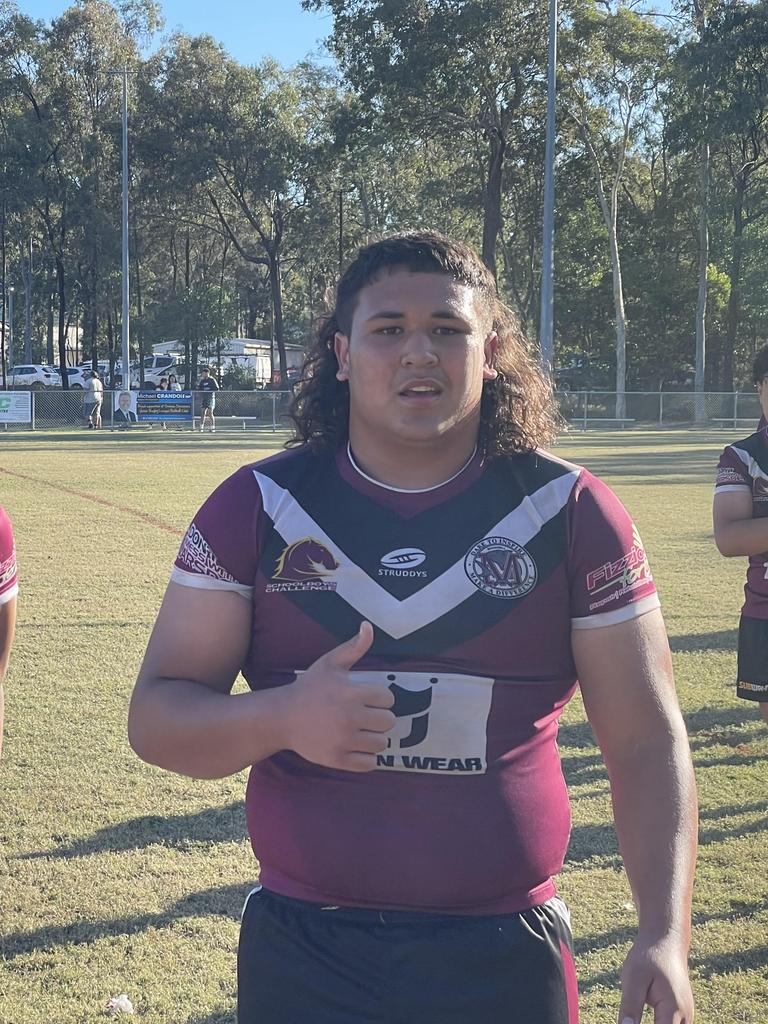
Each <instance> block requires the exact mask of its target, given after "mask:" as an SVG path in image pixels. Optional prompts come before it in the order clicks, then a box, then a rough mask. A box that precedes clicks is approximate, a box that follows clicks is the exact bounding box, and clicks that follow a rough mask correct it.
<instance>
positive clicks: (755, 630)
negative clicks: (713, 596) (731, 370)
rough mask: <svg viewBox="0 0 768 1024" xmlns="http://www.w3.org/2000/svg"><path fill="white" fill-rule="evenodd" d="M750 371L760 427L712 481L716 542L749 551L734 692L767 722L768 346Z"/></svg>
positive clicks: (734, 551) (733, 448)
mask: <svg viewBox="0 0 768 1024" xmlns="http://www.w3.org/2000/svg"><path fill="white" fill-rule="evenodd" d="M752 376H753V379H754V382H755V387H756V388H757V393H758V395H759V396H760V406H761V408H762V410H763V417H762V419H761V423H762V424H763V426H762V427H760V426H759V427H758V429H757V431H756V432H755V433H754V434H751V435H750V436H749V437H747V438H745V439H744V440H743V441H736V442H735V443H734V444H729V445H728V446H727V447H726V448H725V450H724V451H723V454H722V455H721V456H720V462H719V463H718V467H717V478H716V481H715V500H714V504H713V513H712V516H713V520H714V526H715V543H716V544H717V548H718V550H719V551H720V553H721V554H722V555H726V556H727V557H732V556H734V555H748V556H749V565H748V567H747V582H746V585H745V587H744V604H743V606H742V609H741V619H740V621H739V645H738V670H737V683H736V693H737V694H738V696H739V697H743V698H744V699H745V700H753V701H759V703H760V712H761V714H762V716H763V718H764V719H765V720H766V722H768V430H767V429H766V428H765V425H764V424H765V418H766V416H768V346H766V347H765V348H762V349H760V351H759V352H758V353H757V355H756V357H755V361H754V363H753V365H752Z"/></svg>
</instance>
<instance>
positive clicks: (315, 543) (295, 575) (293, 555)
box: [272, 537, 339, 582]
mask: <svg viewBox="0 0 768 1024" xmlns="http://www.w3.org/2000/svg"><path fill="white" fill-rule="evenodd" d="M338 568H339V563H338V562H337V561H336V559H335V558H334V557H333V555H332V554H331V552H330V551H329V550H328V548H327V547H326V546H325V545H324V544H321V543H320V541H319V540H315V539H314V537H304V538H303V539H302V540H297V541H294V543H293V544H289V545H288V546H287V547H286V548H284V549H283V551H282V553H281V555H280V557H279V558H278V560H277V564H276V566H275V571H274V573H273V575H272V579H273V580H290V581H292V582H301V581H302V580H311V579H315V580H317V579H322V578H323V577H325V576H330V575H331V574H332V573H333V572H334V571H335V570H336V569H338Z"/></svg>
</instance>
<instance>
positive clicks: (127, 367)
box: [122, 67, 131, 391]
mask: <svg viewBox="0 0 768 1024" xmlns="http://www.w3.org/2000/svg"><path fill="white" fill-rule="evenodd" d="M128 299H129V289H128V68H126V67H123V324H122V326H123V331H122V341H123V388H124V389H125V390H127V391H130V389H131V356H130V345H129V341H130V334H129V321H128V316H129V314H128Z"/></svg>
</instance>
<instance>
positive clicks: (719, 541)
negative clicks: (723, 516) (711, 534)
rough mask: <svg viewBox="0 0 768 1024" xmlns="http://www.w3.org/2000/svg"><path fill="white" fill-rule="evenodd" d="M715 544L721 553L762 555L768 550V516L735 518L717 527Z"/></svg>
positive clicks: (729, 556) (727, 555)
mask: <svg viewBox="0 0 768 1024" xmlns="http://www.w3.org/2000/svg"><path fill="white" fill-rule="evenodd" d="M715 544H716V545H717V550H718V551H719V552H720V554H721V555H725V556H726V557H727V558H732V557H735V556H737V555H761V554H762V553H763V552H764V551H768V517H766V518H764V519H763V518H761V519H734V520H732V521H731V522H728V523H719V524H717V525H716V527H715Z"/></svg>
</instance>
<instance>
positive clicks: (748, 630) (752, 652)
mask: <svg viewBox="0 0 768 1024" xmlns="http://www.w3.org/2000/svg"><path fill="white" fill-rule="evenodd" d="M736 695H737V696H739V697H743V698H744V699H745V700H759V701H768V619H751V618H749V617H748V616H746V615H742V616H741V620H740V622H739V665H738V675H737V677H736Z"/></svg>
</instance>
